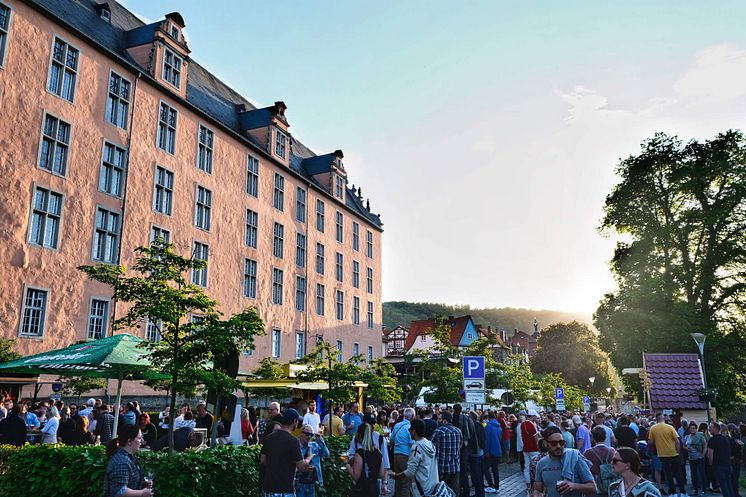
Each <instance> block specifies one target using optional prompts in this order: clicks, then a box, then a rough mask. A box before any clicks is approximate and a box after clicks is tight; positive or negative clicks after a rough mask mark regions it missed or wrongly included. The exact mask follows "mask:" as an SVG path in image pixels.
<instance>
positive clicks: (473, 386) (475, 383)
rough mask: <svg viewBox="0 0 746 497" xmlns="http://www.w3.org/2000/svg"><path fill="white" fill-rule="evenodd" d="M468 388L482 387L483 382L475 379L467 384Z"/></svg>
mask: <svg viewBox="0 0 746 497" xmlns="http://www.w3.org/2000/svg"><path fill="white" fill-rule="evenodd" d="M466 388H482V384H481V383H479V382H477V381H475V382H474V383H469V384H468V385H466Z"/></svg>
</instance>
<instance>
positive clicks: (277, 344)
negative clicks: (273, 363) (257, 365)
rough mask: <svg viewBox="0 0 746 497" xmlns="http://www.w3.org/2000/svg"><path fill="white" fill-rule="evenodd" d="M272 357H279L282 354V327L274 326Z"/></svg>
mask: <svg viewBox="0 0 746 497" xmlns="http://www.w3.org/2000/svg"><path fill="white" fill-rule="evenodd" d="M271 353H272V357H273V358H274V359H279V357H280V355H281V354H282V330H281V329H280V328H272V350H271Z"/></svg>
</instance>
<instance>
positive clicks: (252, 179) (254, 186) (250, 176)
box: [246, 155, 259, 198]
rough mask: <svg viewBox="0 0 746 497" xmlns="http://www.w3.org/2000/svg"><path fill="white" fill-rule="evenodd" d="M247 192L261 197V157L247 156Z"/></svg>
mask: <svg viewBox="0 0 746 497" xmlns="http://www.w3.org/2000/svg"><path fill="white" fill-rule="evenodd" d="M246 193H248V194H249V195H251V196H252V197H257V198H258V197H259V159H257V158H256V157H252V156H250V155H247V156H246Z"/></svg>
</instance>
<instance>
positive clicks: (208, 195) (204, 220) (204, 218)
mask: <svg viewBox="0 0 746 497" xmlns="http://www.w3.org/2000/svg"><path fill="white" fill-rule="evenodd" d="M211 212H212V191H210V190H208V189H207V188H204V187H202V186H197V201H196V205H195V208H194V225H195V226H196V227H198V228H201V229H203V230H205V231H210V215H211Z"/></svg>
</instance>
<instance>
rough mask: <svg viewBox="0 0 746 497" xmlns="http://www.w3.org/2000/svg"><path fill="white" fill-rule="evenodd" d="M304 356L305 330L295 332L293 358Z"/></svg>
mask: <svg viewBox="0 0 746 497" xmlns="http://www.w3.org/2000/svg"><path fill="white" fill-rule="evenodd" d="M305 356H306V332H305V331H296V332H295V358H296V359H303V358H304V357H305Z"/></svg>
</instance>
